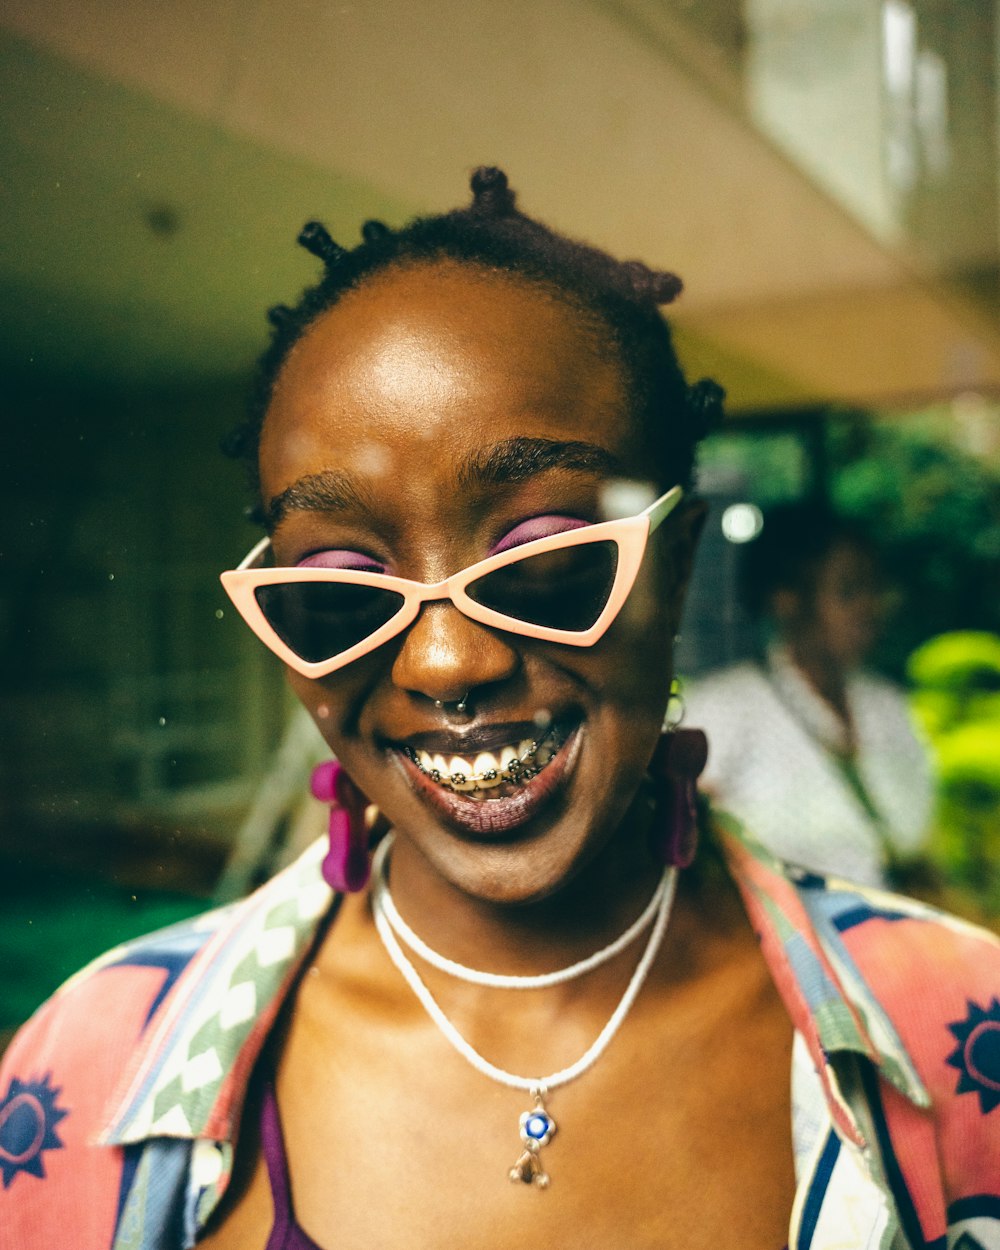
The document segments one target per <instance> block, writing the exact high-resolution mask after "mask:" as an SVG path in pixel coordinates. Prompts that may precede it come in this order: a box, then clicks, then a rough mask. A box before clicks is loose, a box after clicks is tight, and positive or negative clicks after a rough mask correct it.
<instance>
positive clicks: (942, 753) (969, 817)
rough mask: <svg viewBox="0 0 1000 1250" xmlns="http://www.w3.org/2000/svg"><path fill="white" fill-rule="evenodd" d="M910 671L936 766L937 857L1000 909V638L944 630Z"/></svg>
mask: <svg viewBox="0 0 1000 1250" xmlns="http://www.w3.org/2000/svg"><path fill="white" fill-rule="evenodd" d="M907 671H908V675H909V677H910V680H911V682H912V683H913V686H914V691H913V707H914V711H915V713H916V715H917V717H918V719H919V720H920V722H921V723H922V725H923V727H924V729H925V731H926V733H927V735H928V738H929V740H930V742H931V745H932V748H933V751H934V756H935V762H936V766H937V776H938V804H937V812H936V819H935V827H934V836H933V841H932V846H931V853H932V857H933V859H934V860H935V862H936V864H937V865H938V867H939V868H940V870H941V872H942V873H943V874H944V875H945V877H946V879H947V880H948V881H949V882H950V883H952V884H954V885H955V886H957V887H958V888H960V889H963V890H965V891H967V892H969V894H970V895H971V896H972V897H973V898H974V899H975V900H976V901H977V902H978V904H979V907H980V908H981V909H982V911H984V912H985V913H987V914H989V915H993V916H996V915H1000V637H998V636H997V635H996V634H991V633H986V632H978V631H972V630H961V631H956V632H953V633H948V634H942V635H941V636H940V637H937V638H932V639H930V641H928V642H926V643H924V645H923V646H921V647H919V648H918V649H917V650H916V651H915V652H914V653H913V655H912V656H911V657H910V660H909V664H908V666H907Z"/></svg>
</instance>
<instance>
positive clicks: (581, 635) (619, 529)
mask: <svg viewBox="0 0 1000 1250" xmlns="http://www.w3.org/2000/svg"><path fill="white" fill-rule="evenodd" d="M683 494H684V490H683V488H682V487H680V486H673V487H671V489H670V490H668V491H667V492H666V493H665V494H663V495H661V496H660V497H659V499H656V500H654V501H653V502H652V503H651V504H650V505H649V507H648V508H645V509H643V511H642V512H640V513H638V514H637V515H635V516H631V517H622V518H621V519H619V520H615V521H599V522H597V523H596V524H594V525H583V526H580V527H579V528H577V529H572V530H564V531H563V532H562V533H559V534H550V535H549V536H548V537H546V538H536V539H534V540H532V541H531V542H528V543H523V544H521V546H518V547H511V548H509V550H507V551H502V552H500V554H499V555H495V556H487V557H486V559H485V560H479V561H477V562H476V563H475V564H470V565H469V566H468V568H464V569H462V570H460V571H459V572H458V573H453V574H452V575H451V577H447V578H445V580H444V581H441V582H432V583H427V582H415V581H411V580H410V579H409V578H405V577H393V576H392V575H391V574H389V573H371V572H366V571H364V570H362V569H324V568H299V567H291V568H275V567H270V568H263V567H261V561H263V559H264V558H265V556H266V554H267V551H268V549H269V547H270V545H271V539H270V538H269V537H265V538H262V539H261V540H260V542H259V543H257V544H256V545H255V546H254V547H253V548H252V549H251V550H250V551H249V552H248V553H247V555H246V556H245V557H244V559H243V560H242V562H241V563H240V565H239V566H238V567H237V568H235V569H232V570H230V571H229V572H226V573H222V574H221V575H220V581H221V582H222V585H223V588H224V589H225V591H226V594H227V595H228V596H229V598H230V600H231V601H232V603H233V606H234V607H235V608H236V610H237V612H239V614H240V616H242V617H243V619H244V621H246V623H247V624H248V625H249V626H250V628H251V629H252V630H253V632H254V633H255V634H256V635H257V637H258V638H259V639H260V640H261V642H263V643H264V645H265V646H266V647H268V648H269V649H270V650H271V651H273V652H274V654H275V655H276V656H278V658H279V659H280V660H283V661H284V663H285V664H287V665H288V666H289V668H292V669H294V670H295V672H297V673H300V674H301V675H302V676H303V677H312V678H317V677H326V676H327V675H328V674H329V673H334V672H336V671H337V669H339V668H343V667H344V666H345V665H347V664H350V663H351V662H352V661H354V660H358V659H360V658H361V657H362V656H363V655H367V654H368V652H369V651H374V650H375V649H376V648H377V647H380V646H381V645H382V644H383V643H385V642H388V641H389V639H390V638H395V636H396V635H397V634H401V633H402V632H403V630H404V629H406V628H407V627H408V626H409V625H412V623H413V622H414V621H415V620H416V619H417V616H418V615H419V614H420V609H421V608H422V607H423V605H424V604H425V603H432V602H435V601H437V600H441V599H450V600H451V602H452V603H453V604H454V605H455V607H456V608H458V610H459V611H460V612H461V613H462V615H463V616H467V617H468V618H469V619H470V620H473V621H476V622H478V623H479V624H480V625H487V626H489V627H491V628H494V629H502V630H504V631H505V632H507V633H512V634H520V635H521V636H522V637H525V638H535V639H538V640H540V641H543V642H560V643H564V644H566V645H568V646H571V647H591V646H593V645H594V643H595V642H597V640H598V639H599V638H601V637H602V636H603V634H604V633H605V632H606V630H607V629H608V627H609V626H610V625H611V622H612V621H613V620H614V619H615V617H616V616H617V615H618V613H619V612H620V611H621V609H622V607H623V605H624V603H625V600H626V599H627V598H628V596H629V593H630V591H631V590H632V587H633V585H634V584H635V579H636V576H637V574H638V572H639V567H640V565H641V564H642V559H643V556H644V555H645V551H646V542H647V540H648V538H649V535H650V534H651V533H652V532H653V531H654V530H655V529H656V528H657V527H658V526H659V525H660V524H662V522H663V521H664V520H666V518H667V517H668V516H669V515H670V513H671V512H672V511H673V510H674V509H675V508H676V507H677V505H678V504H679V503H680V501H681V498H682V497H683ZM608 541H611V542H614V543H615V544H616V546H617V547H618V564H617V567H616V569H615V579H614V582H613V583H612V586H611V593H610V595H609V596H608V601H607V603H606V604H605V605H604V608H603V609H602V611H601V614H600V616H599V617H598V618H597V620H596V621H595V622H594V624H593V625H591V626H590V627H589V628H588V629H585V630H565V629H552V628H549V627H548V626H544V625H532V624H531V623H530V622H528V621H520V620H518V619H517V618H516V617H512V616H505V615H504V614H503V613H502V612H497V611H495V610H494V609H493V608H487V607H484V606H483V605H482V604H480V603H477V602H476V601H475V600H474V599H471V598H470V597H469V596H468V594H467V593H466V589H465V588H466V587H467V586H468V585H469V583H470V582H474V581H477V580H478V579H479V578H481V577H484V576H486V574H487V573H493V572H495V571H496V570H497V569H501V568H504V567H505V566H506V565H508V564H515V563H517V562H518V561H520V560H524V559H526V558H528V557H529V556H536V555H543V554H544V553H545V552H546V551H558V550H560V549H562V548H565V547H577V546H580V545H582V544H584V543H597V542H608ZM295 582H328V583H329V582H334V583H340V584H343V585H352V586H373V587H376V588H378V589H380V590H388V591H392V592H394V593H395V594H398V595H401V596H402V598H403V602H402V604H401V605H400V607H399V610H398V611H397V612H395V613H394V614H393V615H392V616H391V617H390V618H389V620H388V621H386V622H385V624H384V625H380V626H379V628H378V629H376V630H374V631H373V632H372V633H371V634H369V635H368V637H367V638H363V639H362V640H361V641H360V642H357V643H355V644H354V645H353V646H351V647H348V648H347V649H346V650H345V651H340V652H338V653H337V655H335V656H332V657H330V658H329V659H326V660H317V661H315V662H313V661H309V660H304V659H303V658H302V657H301V656H300V655H297V654H296V653H295V652H294V651H293V650H292V649H291V647H289V646H288V644H287V643H286V642H285V641H284V639H282V638H281V637H280V636H279V634H278V633H277V631H276V630H275V629H274V627H273V626H272V625H271V623H270V622H269V621H268V619H267V617H266V616H265V614H264V610H263V609H262V608H261V606H260V604H259V603H258V602H257V598H256V591H257V589H258V587H260V586H273V585H277V584H282V585H289V584H292V583H295Z"/></svg>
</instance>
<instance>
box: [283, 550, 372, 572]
mask: <svg viewBox="0 0 1000 1250" xmlns="http://www.w3.org/2000/svg"><path fill="white" fill-rule="evenodd" d="M295 567H296V568H298V569H355V570H360V571H361V572H363V573H384V572H385V565H384V564H379V562H378V561H377V560H373V559H372V558H371V557H370V556H364V555H362V554H361V552H360V551H336V550H335V551H316V552H313V554H312V555H311V556H306V558H305V559H304V560H300V561H299V562H298V564H297V565H296V566H295Z"/></svg>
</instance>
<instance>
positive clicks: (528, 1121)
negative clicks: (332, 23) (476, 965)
mask: <svg viewBox="0 0 1000 1250" xmlns="http://www.w3.org/2000/svg"><path fill="white" fill-rule="evenodd" d="M391 844H392V835H389V836H388V837H387V838H385V839H384V840H383V841H382V842H381V843H380V845H379V847H378V848H377V850H376V852H375V857H374V860H373V863H372V885H373V888H372V914H373V916H374V919H375V927H376V929H377V931H378V934H379V937H380V938H381V939H382V943H383V945H384V946H385V949H386V951H387V953H388V955H389V958H390V959H391V960H392V962H393V963H394V964H395V965H396V967H397V968H398V969H399V971H400V972H401V973H402V974H403V977H404V979H405V980H406V982H407V984H408V985H409V987H410V989H412V990H413V992H414V994H415V995H416V996H417V998H418V999H419V1001H420V1003H421V1005H422V1006H423V1008H424V1010H425V1011H426V1012H427V1014H428V1015H429V1016H430V1018H431V1019H432V1020H433V1021H434V1023H435V1024H436V1025H437V1027H438V1028H439V1029H440V1030H441V1033H442V1034H443V1035H444V1037H445V1039H446V1040H447V1041H448V1042H450V1043H451V1045H452V1046H453V1047H454V1048H455V1050H457V1051H458V1053H459V1054H460V1055H461V1056H462V1057H463V1058H464V1059H466V1060H467V1061H468V1062H469V1063H470V1064H471V1065H472V1066H473V1067H474V1068H475V1069H476V1071H477V1072H480V1073H482V1075H483V1076H487V1077H489V1078H490V1079H491V1080H494V1081H497V1082H499V1083H500V1084H501V1085H506V1086H508V1087H510V1088H512V1089H523V1090H527V1091H528V1092H529V1093H530V1094H531V1096H532V1098H533V1099H534V1102H535V1105H534V1107H533V1108H532V1110H530V1111H525V1112H523V1113H522V1114H521V1118H520V1126H519V1127H520V1135H521V1141H522V1143H523V1145H524V1150H523V1152H522V1154H521V1156H520V1158H519V1159H518V1160H517V1162H516V1163H515V1164H514V1166H513V1167H512V1168H511V1169H510V1171H509V1173H508V1175H509V1178H510V1180H512V1181H523V1182H524V1183H525V1184H532V1183H534V1184H535V1185H538V1186H539V1187H540V1188H545V1187H546V1186H547V1185H548V1183H549V1177H548V1174H547V1173H546V1172H545V1171H544V1169H543V1168H542V1166H541V1163H540V1162H539V1159H538V1151H539V1150H540V1148H541V1147H542V1146H546V1145H548V1143H549V1140H550V1139H551V1137H552V1135H553V1133H554V1132H555V1131H556V1124H555V1121H554V1120H553V1119H552V1116H551V1115H550V1114H549V1113H548V1111H547V1110H546V1108H545V1099H546V1098H547V1097H548V1093H549V1091H550V1090H553V1089H557V1088H558V1087H559V1086H560V1085H566V1084H568V1083H569V1082H570V1081H573V1080H575V1079H576V1078H577V1077H578V1076H581V1075H582V1074H583V1073H584V1072H586V1071H587V1070H588V1069H589V1068H591V1067H593V1065H594V1064H595V1063H596V1062H597V1060H598V1059H600V1057H601V1055H603V1054H604V1052H605V1050H607V1048H608V1046H609V1045H610V1043H611V1039H612V1038H613V1037H614V1036H615V1034H616V1033H617V1032H618V1030H619V1028H621V1025H622V1022H623V1021H624V1019H625V1017H626V1016H627V1015H628V1013H629V1011H630V1010H631V1009H632V1006H633V1004H634V1003H635V1000H636V998H637V997H638V995H639V991H640V990H641V989H642V986H643V983H644V982H645V980H646V976H647V975H648V973H649V970H650V968H651V967H652V964H653V960H654V959H655V958H656V955H657V952H658V951H659V949H660V944H661V942H662V941H663V935H664V933H665V932H666V929H667V921H668V920H669V919H670V911H671V907H672V906H673V901H674V894H675V891H676V888H677V870H676V869H675V868H672V867H670V868H667V869H666V870H665V871H664V874H663V878H662V879H661V881H660V884H659V886H657V889H656V892H655V894H654V895H653V899H652V900H651V902H650V904H649V905H648V906H647V908H646V910H645V911H644V912H643V914H642V915H641V916H640V917H639V918H638V920H636V921H635V922H634V923H633V924H632V925H630V926H629V928H628V929H626V931H625V933H623V934H622V935H621V937H619V938H616V939H615V941H614V942H612V943H611V944H610V946H607V947H603V948H602V949H601V950H599V951H596V952H595V953H594V954H593V955H590V956H589V957H588V958H587V959H583V960H580V961H579V962H578V963H576V964H571V965H570V966H569V967H568V968H563V969H560V970H559V971H558V972H555V973H543V974H541V976H540V977H502V978H497V977H496V976H495V975H494V974H493V973H486V972H477V971H476V970H475V969H472V968H466V967H465V966H464V965H462V964H453V961H451V960H448V959H445V957H444V956H442V955H439V954H438V953H437V952H436V951H433V950H431V948H430V947H429V946H427V945H426V943H425V942H423V941H422V940H421V939H420V938H417V936H416V934H414V933H413V932H412V930H410V929H409V928H408V926H406V933H407V936H408V937H409V936H412V938H414V939H415V941H416V943H417V944H418V945H415V946H414V947H413V949H415V950H417V951H418V953H420V954H421V955H422V957H424V958H427V956H426V955H425V954H424V952H425V951H427V952H429V953H430V956H431V958H430V959H429V962H430V963H432V964H433V965H434V967H436V968H439V969H441V970H442V971H445V972H451V973H452V975H460V976H461V979H462V980H465V981H471V982H472V983H473V984H478V985H489V986H494V987H496V986H497V984H498V980H499V981H500V982H501V987H502V988H508V989H510V988H516V989H525V988H529V986H530V987H532V988H539V987H540V986H543V985H553V984H558V983H559V982H560V981H568V980H572V979H573V978H575V977H578V976H582V975H583V974H584V973H585V972H589V971H590V970H591V969H593V968H596V967H599V966H600V965H601V964H602V963H605V962H606V961H607V960H608V959H611V958H613V956H614V955H615V954H618V953H619V952H620V951H622V950H624V948H625V947H626V946H627V945H628V944H629V942H630V941H632V940H634V938H635V937H636V936H637V935H638V933H639V932H641V930H642V929H643V928H644V927H645V924H648V923H649V918H648V917H646V913H647V912H648V913H649V916H650V917H652V916H653V914H654V913H655V920H654V921H653V927H652V931H651V932H650V935H649V938H648V940H647V942H646V946H645V949H644V950H643V952H642V956H641V957H640V959H639V962H638V963H637V964H636V967H635V971H634V972H633V973H632V977H631V979H630V981H629V983H628V985H627V986H626V987H625V992H624V994H622V997H621V999H620V1000H619V1002H618V1006H617V1007H616V1008H615V1010H614V1011H613V1012H612V1014H611V1018H610V1019H609V1020H608V1022H607V1024H606V1025H605V1026H604V1028H603V1029H602V1030H601V1032H600V1033H599V1034H598V1036H597V1038H596V1039H595V1041H594V1042H593V1044H592V1045H591V1046H590V1047H589V1048H588V1049H587V1051H586V1052H585V1053H584V1054H583V1055H581V1056H580V1058H579V1059H578V1060H577V1061H576V1063H572V1064H570V1065H569V1067H567V1068H562V1069H560V1070H559V1071H558V1072H553V1073H551V1074H550V1075H549V1076H543V1077H527V1076H517V1075H516V1074H515V1073H513V1072H507V1071H505V1070H504V1069H503V1068H498V1067H497V1066H496V1065H495V1064H492V1063H490V1061H489V1060H488V1059H484V1058H483V1056H482V1055H481V1054H480V1053H479V1052H478V1051H477V1050H475V1049H473V1047H472V1046H470V1045H469V1043H468V1042H467V1041H466V1040H465V1038H464V1037H463V1036H462V1035H461V1033H459V1031H458V1030H457V1029H456V1028H455V1026H454V1025H453V1024H452V1022H451V1021H450V1020H449V1019H448V1017H447V1016H446V1015H445V1014H444V1012H443V1011H442V1010H441V1008H440V1007H439V1006H438V1004H437V1002H436V1001H435V999H434V997H433V995H432V994H431V992H430V990H429V989H428V988H427V986H426V985H425V984H424V983H423V981H422V980H421V979H420V974H419V973H418V972H417V970H416V968H414V966H413V964H412V963H410V961H409V959H408V958H407V957H406V954H405V953H404V951H403V948H402V946H401V945H400V944H399V941H398V939H397V937H396V933H395V932H394V928H395V925H394V923H393V922H394V921H397V922H398V923H399V924H400V925H404V926H405V922H404V921H403V920H402V917H401V916H399V913H398V911H396V908H395V904H394V903H393V901H392V895H391V894H390V892H389V883H388V880H387V878H386V861H387V857H388V852H389V847H390V846H391ZM390 916H391V917H392V919H390ZM644 918H645V919H644ZM609 951H610V952H611V953H610V954H609V953H608V952H609ZM453 968H460V969H461V973H455V972H453ZM526 982H527V983H528V984H525V983H526Z"/></svg>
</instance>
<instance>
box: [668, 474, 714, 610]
mask: <svg viewBox="0 0 1000 1250" xmlns="http://www.w3.org/2000/svg"><path fill="white" fill-rule="evenodd" d="M707 516H708V504H706V503H705V501H704V500H703V499H692V500H690V501H689V502H685V503H684V504H683V505H682V506H681V508H680V509H679V510H678V512H677V515H676V516H675V517H672V518H671V519H670V521H669V522H668V524H669V525H670V545H669V547H668V548H667V551H666V552H665V554H664V570H665V577H666V593H667V596H668V600H669V603H670V618H671V629H672V631H673V632H674V633H675V634H676V633H677V632H678V630H679V629H680V624H681V615H682V613H683V610H684V599H685V597H686V595H687V588H688V584H689V582H690V581H691V571H692V569H693V568H694V556H695V552H696V551H697V550H698V539H699V538H700V537H701V532H702V530H703V529H704V527H705V518H706V517H707Z"/></svg>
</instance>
